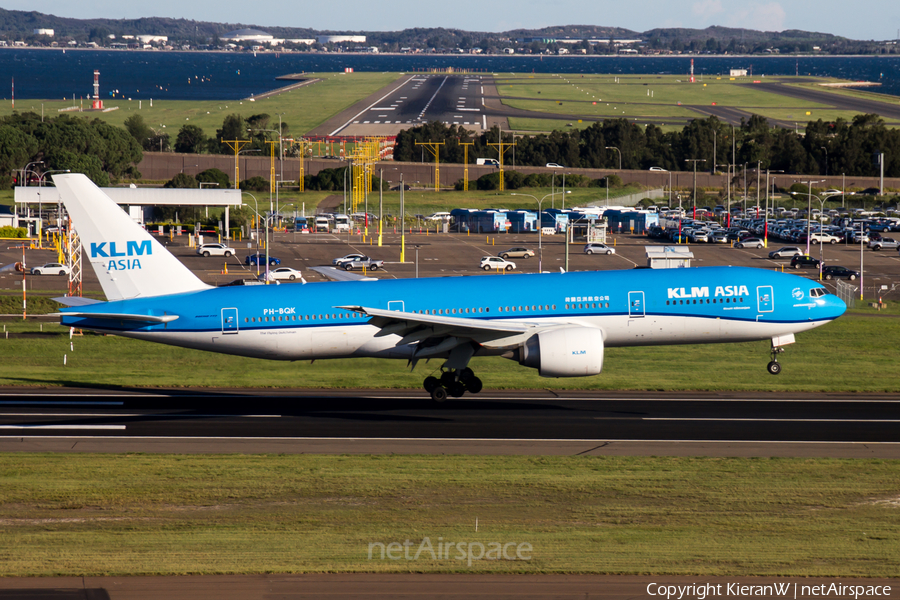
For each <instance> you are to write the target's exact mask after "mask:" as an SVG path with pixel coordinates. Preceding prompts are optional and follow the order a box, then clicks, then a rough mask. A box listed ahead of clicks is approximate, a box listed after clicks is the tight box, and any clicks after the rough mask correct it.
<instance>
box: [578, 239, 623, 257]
mask: <svg viewBox="0 0 900 600" xmlns="http://www.w3.org/2000/svg"><path fill="white" fill-rule="evenodd" d="M584 253H585V254H606V255H610V254H615V253H616V249H615V248H610V247H609V246H607V245H606V244H601V243H599V242H592V243H590V244H585V245H584Z"/></svg>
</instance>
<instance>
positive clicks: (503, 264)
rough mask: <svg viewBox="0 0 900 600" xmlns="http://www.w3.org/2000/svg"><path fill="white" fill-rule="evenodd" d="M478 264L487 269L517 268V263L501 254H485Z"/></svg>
mask: <svg viewBox="0 0 900 600" xmlns="http://www.w3.org/2000/svg"><path fill="white" fill-rule="evenodd" d="M478 266H479V268H482V269H484V270H485V271H512V270H513V269H515V268H516V263H514V262H512V261H510V260H506V259H505V258H500V257H499V256H485V257H484V258H482V259H481V264H480V265H478Z"/></svg>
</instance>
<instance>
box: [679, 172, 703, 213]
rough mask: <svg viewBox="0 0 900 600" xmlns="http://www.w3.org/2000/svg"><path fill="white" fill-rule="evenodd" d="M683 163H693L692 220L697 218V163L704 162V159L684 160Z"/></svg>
mask: <svg viewBox="0 0 900 600" xmlns="http://www.w3.org/2000/svg"><path fill="white" fill-rule="evenodd" d="M684 162H692V163H694V191H693V198H692V200H693V201H694V216H693V218H695V219H696V218H697V163H698V162H706V159H705V158H686V159H684Z"/></svg>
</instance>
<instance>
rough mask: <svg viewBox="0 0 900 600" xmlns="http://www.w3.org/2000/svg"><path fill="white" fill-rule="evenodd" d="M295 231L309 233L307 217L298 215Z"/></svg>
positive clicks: (295, 220) (295, 221)
mask: <svg viewBox="0 0 900 600" xmlns="http://www.w3.org/2000/svg"><path fill="white" fill-rule="evenodd" d="M294 231H300V232H303V233H309V221H308V220H307V218H306V217H297V218H296V219H294Z"/></svg>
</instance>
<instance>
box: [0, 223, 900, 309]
mask: <svg viewBox="0 0 900 600" xmlns="http://www.w3.org/2000/svg"><path fill="white" fill-rule="evenodd" d="M369 233H370V235H369V236H365V235H361V234H360V235H357V234H356V233H355V232H353V233H352V234H350V235H347V234H341V235H335V234H324V233H320V234H315V233H310V234H301V233H293V232H288V233H274V234H270V238H271V239H272V240H273V241H272V242H271V246H270V249H269V252H270V254H271V255H272V256H275V257H277V258H279V259H280V261H281V266H286V267H292V268H294V269H298V270H300V271H301V272H302V274H303V277H304V279H306V280H307V281H309V282H315V281H323V280H324V277H322V276H321V275H319V274H318V273H316V272H314V271H311V270H310V269H309V268H310V267H314V266H330V265H331V264H332V260H333V259H334V258H336V257H339V256H344V255H345V254H349V253H351V252H359V253H362V254H367V255H369V256H371V257H372V258H375V259H378V260H383V261H384V269H379V270H378V271H375V272H369V273H367V275H369V276H373V277H377V278H410V277H416V274H417V273H418V276H419V277H453V276H461V275H473V276H502V277H515V276H516V274H519V273H537V272H538V270H539V267H538V265H539V264H540V265H541V267H542V269H543V270H544V271H549V272H559V270H560V269H565V268H566V244H565V237H564V236H563V235H544V236H542V238H541V243H540V247H539V240H538V235H537V234H535V233H524V234H491V235H483V234H482V235H479V234H469V235H466V234H457V233H450V234H435V233H434V232H431V233H430V234H428V235H426V234H425V233H418V231H416V232H414V233H407V234H406V236H405V238H406V253H405V261H404V262H402V263H401V262H400V241H401V240H400V237H401V236H400V235H399V233H394V232H393V230H391V231H390V232H387V233H385V234H384V236H383V238H382V245H381V246H380V247H379V246H378V239H377V235H376V233H375V230H374V229H373V228H370V231H369ZM160 242H161V243H163V244H164V245H165V246H166V247H167V248H168V249H169V250H170V251H171V252H172V253H173V254H175V255H176V256H177V257H178V258H179V259H181V260H182V262H184V264H185V265H187V266H188V268H190V269H191V270H193V271H194V272H195V273H196V274H197V275H198V276H199V277H200V278H201V279H202V280H203V281H205V282H207V283H209V284H211V285H224V284H226V283H229V282H231V281H234V280H236V279H253V278H255V277H256V276H257V267H256V266H254V265H249V266H248V265H246V264H244V263H245V258H246V256H247V255H248V254H251V253H255V252H256V245H255V243H253V242H248V241H242V242H235V241H233V242H231V244H230V245H231V246H232V247H233V248H234V249H235V250H236V253H235V255H234V256H231V257H228V258H225V257H222V256H210V257H203V256H199V255H198V254H197V253H196V251H195V250H194V249H193V248H191V247H190V246H189V238H188V237H187V236H175V237H174V239H173V240H171V241H170V240H169V239H168V238H160ZM608 244H609V245H610V246H612V247H613V248H615V250H616V252H615V254H612V255H606V254H592V255H585V254H584V253H583V248H584V242H574V243H572V244H570V245H569V257H568V270H570V271H587V270H597V271H603V270H611V269H631V268H635V267H643V266H646V265H647V257H646V246H649V245H671V243H670V242H665V241H661V240H654V239H652V238H648V237H646V236H643V235H630V234H623V235H611V236H609V238H608ZM783 245H785V244H783V243H782V242H781V241H776V240H769V247H768V248H760V249H757V248H743V249H739V248H733V247H731V245H730V244H703V243H700V244H690V245H688V248H689V249H690V251H691V252H692V253H693V255H694V259H693V261H692V263H691V265H692V266H711V265H734V266H747V267H757V268H762V269H779V270H780V269H784V270H785V271H789V272H794V273H797V274H800V275H804V276H807V277H817V276H818V271H816V270H813V269H799V270H793V269H791V268H790V259H789V258H786V259H769V258H768V253H769V251H770V250H774V249H777V248H779V247H781V246H783ZM513 246H524V247H526V248H529V249H532V250H534V251H535V253H536V256H535V257H534V258H515V259H511V260H512V262H514V263H516V269H515V270H513V271H508V272H501V274H495V273H487V272H485V271H483V270H481V269H480V268H479V263H480V262H481V258H482V257H484V256H488V255H493V256H496V255H498V254H499V253H500V252H501V251H503V250H505V249H508V248H511V247H513ZM541 249H542V252H541V251H540V250H541ZM820 250H821V252H822V256H823V258H824V261H825V265H841V266H845V267H848V268H851V269H855V270H859V266H860V254H861V253H860V248H859V246H858V245H854V244H845V243H841V244H834V245H831V244H824V245H823V246H822V247H821V248H820V247H819V246H816V245H814V246H813V247H812V250H811V255H812V256H814V257H816V258H818V257H819V253H820ZM26 252H27V254H26V262H27V265H28V267H29V268H31V267H33V266H39V265H43V264H45V263H49V262H53V261H55V260H56V255H55V253H54V252H53V251H52V250H28V251H26ZM263 252H264V251H263ZM541 256H542V257H543V258H542V259H541V258H540V257H541ZM862 257H863V275H864V280H863V284H864V286H865V290H866V297H867V298H872V297H874V296H875V294H876V292H878V293H879V295H881V297H882V298H883V299H884V300H885V301H891V300H896V301H900V257H898V253H897V252H896V251H893V250H891V251H886V250H885V251H881V252H873V251H871V250H869V249H864V251H863V252H862ZM21 258H22V251H21V250H11V249H8V248H7V247H6V246H4V247H3V248H2V249H0V263H2V264H4V265H5V264H9V263H11V262H17V261H20V260H21ZM259 269H260V270H264V269H265V265H264V264H263V265H261V266H260V267H259ZM357 273H358V271H357ZM21 280H22V276H21V274H20V273H15V272H8V271H7V272H4V273H0V287H2V288H4V289H6V290H21V285H22V284H21ZM27 280H28V283H27V287H28V289H29V290H34V291H40V290H64V289H65V287H66V278H65V277H64V276H59V275H28V276H27ZM824 283H825V285H826V287H828V288H829V289H831V290H833V289H834V286H835V282H833V281H828V282H824ZM850 283H851V284H853V285H854V286H857V285H859V281H855V282H850ZM283 285H300V284H299V283H283ZM882 286H886V289H881V288H882ZM895 286H897V289H895ZM84 290H85V293H92V292H99V291H100V286H99V283H98V281H97V278H96V276H95V275H94V273H93V272H92V270H91V269H85V273H84Z"/></svg>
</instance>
